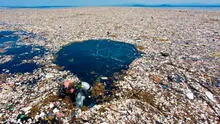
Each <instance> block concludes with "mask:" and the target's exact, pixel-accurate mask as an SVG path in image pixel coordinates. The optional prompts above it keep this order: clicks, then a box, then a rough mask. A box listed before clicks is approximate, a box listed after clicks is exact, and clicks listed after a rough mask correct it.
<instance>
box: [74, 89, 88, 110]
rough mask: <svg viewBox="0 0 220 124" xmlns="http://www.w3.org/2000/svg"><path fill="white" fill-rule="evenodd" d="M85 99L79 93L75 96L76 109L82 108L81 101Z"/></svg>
mask: <svg viewBox="0 0 220 124" xmlns="http://www.w3.org/2000/svg"><path fill="white" fill-rule="evenodd" d="M85 98H86V97H85V96H84V95H83V93H82V92H79V93H78V94H77V96H76V106H77V107H82V106H83V101H84V99H85Z"/></svg>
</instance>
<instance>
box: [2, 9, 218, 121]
mask: <svg viewBox="0 0 220 124" xmlns="http://www.w3.org/2000/svg"><path fill="white" fill-rule="evenodd" d="M116 13H117V14H116ZM18 15H19V16H18ZM0 17H1V18H0V32H1V33H0V68H2V66H1V65H2V64H5V63H10V62H11V61H15V59H14V58H16V57H15V56H16V55H14V54H12V53H13V52H10V53H8V52H9V51H11V50H10V49H11V48H16V50H18V49H19V48H20V50H21V51H22V50H24V51H25V49H22V48H27V49H31V51H27V52H21V53H20V54H19V55H18V56H20V57H21V58H22V59H21V60H19V62H17V61H16V62H14V63H15V64H9V65H12V66H8V68H6V66H4V68H2V70H1V73H0V123H25V122H27V123H158V124H159V123H213V124H218V123H219V120H220V113H219V112H220V104H219V103H220V98H219V95H220V90H219V87H220V79H219V77H220V75H219V63H220V61H219V57H220V54H219V53H220V51H219V42H220V32H219V29H220V24H219V20H220V12H219V11H214V10H212V11H206V10H204V11H199V10H184V11H183V10H168V9H144V8H119V7H117V8H99V7H98V8H72V9H71V8H68V9H42V10H36V9H29V10H26V9H19V10H17V9H10V10H8V9H3V10H0ZM63 22H65V23H63ZM2 31H6V32H4V34H3V33H2ZM11 31H12V32H11ZM23 31H25V32H29V33H22V32H23ZM29 34H30V35H29ZM14 39H15V40H17V41H16V42H14V41H13V40H14ZM89 39H110V40H114V41H123V42H126V43H130V44H133V45H134V46H136V48H137V49H138V50H139V51H140V52H141V53H142V56H141V57H140V58H136V59H135V60H134V61H133V62H132V63H131V64H130V63H129V64H128V65H127V67H126V69H127V70H124V71H122V73H123V74H120V73H114V74H112V75H113V76H112V77H109V76H105V75H99V76H100V77H99V76H97V79H98V80H96V81H94V82H93V83H91V82H89V81H86V82H88V83H85V82H83V81H85V80H81V79H80V78H79V77H80V76H78V75H77V74H76V75H75V74H74V73H73V72H71V71H68V70H70V69H65V67H62V66H64V65H61V66H59V65H56V64H55V63H56V57H57V56H56V53H57V52H58V51H59V50H61V49H62V48H64V47H65V46H66V45H67V46H68V45H70V44H71V43H72V42H75V41H76V42H80V41H86V40H89ZM7 41H10V42H7ZM23 46H25V47H23ZM41 47H43V48H44V49H45V51H44V50H42V51H41V50H39V49H41ZM112 49H116V48H115V47H113V48H112ZM20 50H19V51H20ZM105 50H106V49H105ZM7 51H8V52H7ZM116 51H117V50H116ZM97 52H98V53H97V54H94V55H100V56H105V55H103V54H105V53H108V52H101V50H100V51H97ZM100 52H101V53H103V54H101V53H100ZM113 52H114V51H113ZM4 53H8V54H7V55H3V54H4ZM26 53H27V54H26ZM99 53H100V54H99ZM118 53H119V52H118ZM77 54H78V53H77ZM28 55H30V59H28V58H25V57H26V56H27V57H28ZM116 55H117V56H119V55H118V54H116ZM64 56H65V55H64ZM106 56H107V55H106ZM114 58H116V59H117V57H115V56H114ZM114 58H113V59H114ZM61 61H62V59H61ZM64 62H67V63H73V62H76V59H75V58H74V59H73V58H71V57H70V58H68V59H67V60H65V61H64ZM25 63H35V64H36V65H37V68H34V69H33V70H32V71H31V72H23V73H20V72H19V71H18V72H17V71H14V73H11V72H12V71H10V70H13V69H11V68H12V67H16V66H19V65H22V64H25ZM90 66H92V65H90ZM21 68H23V67H22V66H21ZM74 69H75V68H74ZM8 70H9V71H8ZM102 71H103V72H105V71H108V69H106V70H102ZM88 75H97V73H96V71H90V72H88ZM112 82H114V83H113V84H114V85H113V86H112V87H115V88H110V89H111V90H109V89H108V87H107V85H108V84H109V83H112ZM88 84H89V85H88ZM112 89H113V90H112ZM109 91H111V92H109ZM77 106H78V107H77Z"/></svg>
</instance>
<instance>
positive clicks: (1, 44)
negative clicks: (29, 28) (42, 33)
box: [0, 30, 46, 73]
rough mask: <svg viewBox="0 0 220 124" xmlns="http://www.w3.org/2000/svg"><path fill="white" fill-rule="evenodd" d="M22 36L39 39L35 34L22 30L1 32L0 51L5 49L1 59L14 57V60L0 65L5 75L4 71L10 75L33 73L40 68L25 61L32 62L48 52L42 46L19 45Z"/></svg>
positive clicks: (1, 71)
mask: <svg viewBox="0 0 220 124" xmlns="http://www.w3.org/2000/svg"><path fill="white" fill-rule="evenodd" d="M22 36H25V37H28V38H39V37H38V36H37V35H35V34H33V33H30V32H26V31H22V30H17V31H7V30H6V31H0V49H3V52H1V53H0V57H5V56H7V55H9V56H13V58H12V60H10V61H8V62H6V63H2V64H0V73H5V71H4V70H9V73H18V72H20V73H24V72H32V71H33V70H34V69H36V68H38V65H37V64H36V63H23V61H24V60H31V59H33V58H34V57H35V56H42V55H43V54H44V52H46V50H45V49H44V48H43V47H40V46H31V45H29V46H27V45H17V43H18V42H20V41H21V42H22V40H21V37H22Z"/></svg>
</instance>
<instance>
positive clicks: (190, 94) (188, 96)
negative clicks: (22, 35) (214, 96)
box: [186, 90, 194, 99]
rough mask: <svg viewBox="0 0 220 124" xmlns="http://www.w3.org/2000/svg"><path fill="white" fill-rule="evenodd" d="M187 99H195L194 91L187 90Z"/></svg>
mask: <svg viewBox="0 0 220 124" xmlns="http://www.w3.org/2000/svg"><path fill="white" fill-rule="evenodd" d="M186 97H187V98H188V99H194V95H193V93H192V91H190V90H186Z"/></svg>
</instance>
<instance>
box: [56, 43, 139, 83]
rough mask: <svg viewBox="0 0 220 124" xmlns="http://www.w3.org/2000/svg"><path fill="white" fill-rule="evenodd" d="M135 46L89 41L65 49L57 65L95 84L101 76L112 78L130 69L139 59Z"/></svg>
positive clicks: (58, 57) (73, 44) (59, 55)
mask: <svg viewBox="0 0 220 124" xmlns="http://www.w3.org/2000/svg"><path fill="white" fill-rule="evenodd" d="M139 56H140V55H139V53H138V51H137V49H136V48H135V46H134V45H132V44H127V43H123V42H117V41H111V40H88V41H84V42H76V43H72V44H70V45H67V46H65V47H63V48H62V49H61V50H60V51H59V52H58V53H57V58H56V64H57V65H59V66H64V69H65V70H70V71H71V72H72V73H73V74H76V75H77V76H78V77H79V78H80V80H82V81H86V82H89V83H90V84H93V82H95V80H97V78H99V77H101V76H106V77H112V76H113V74H114V73H115V72H120V71H121V70H124V69H128V66H129V64H130V63H131V62H132V61H133V60H135V59H136V58H137V57H139Z"/></svg>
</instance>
